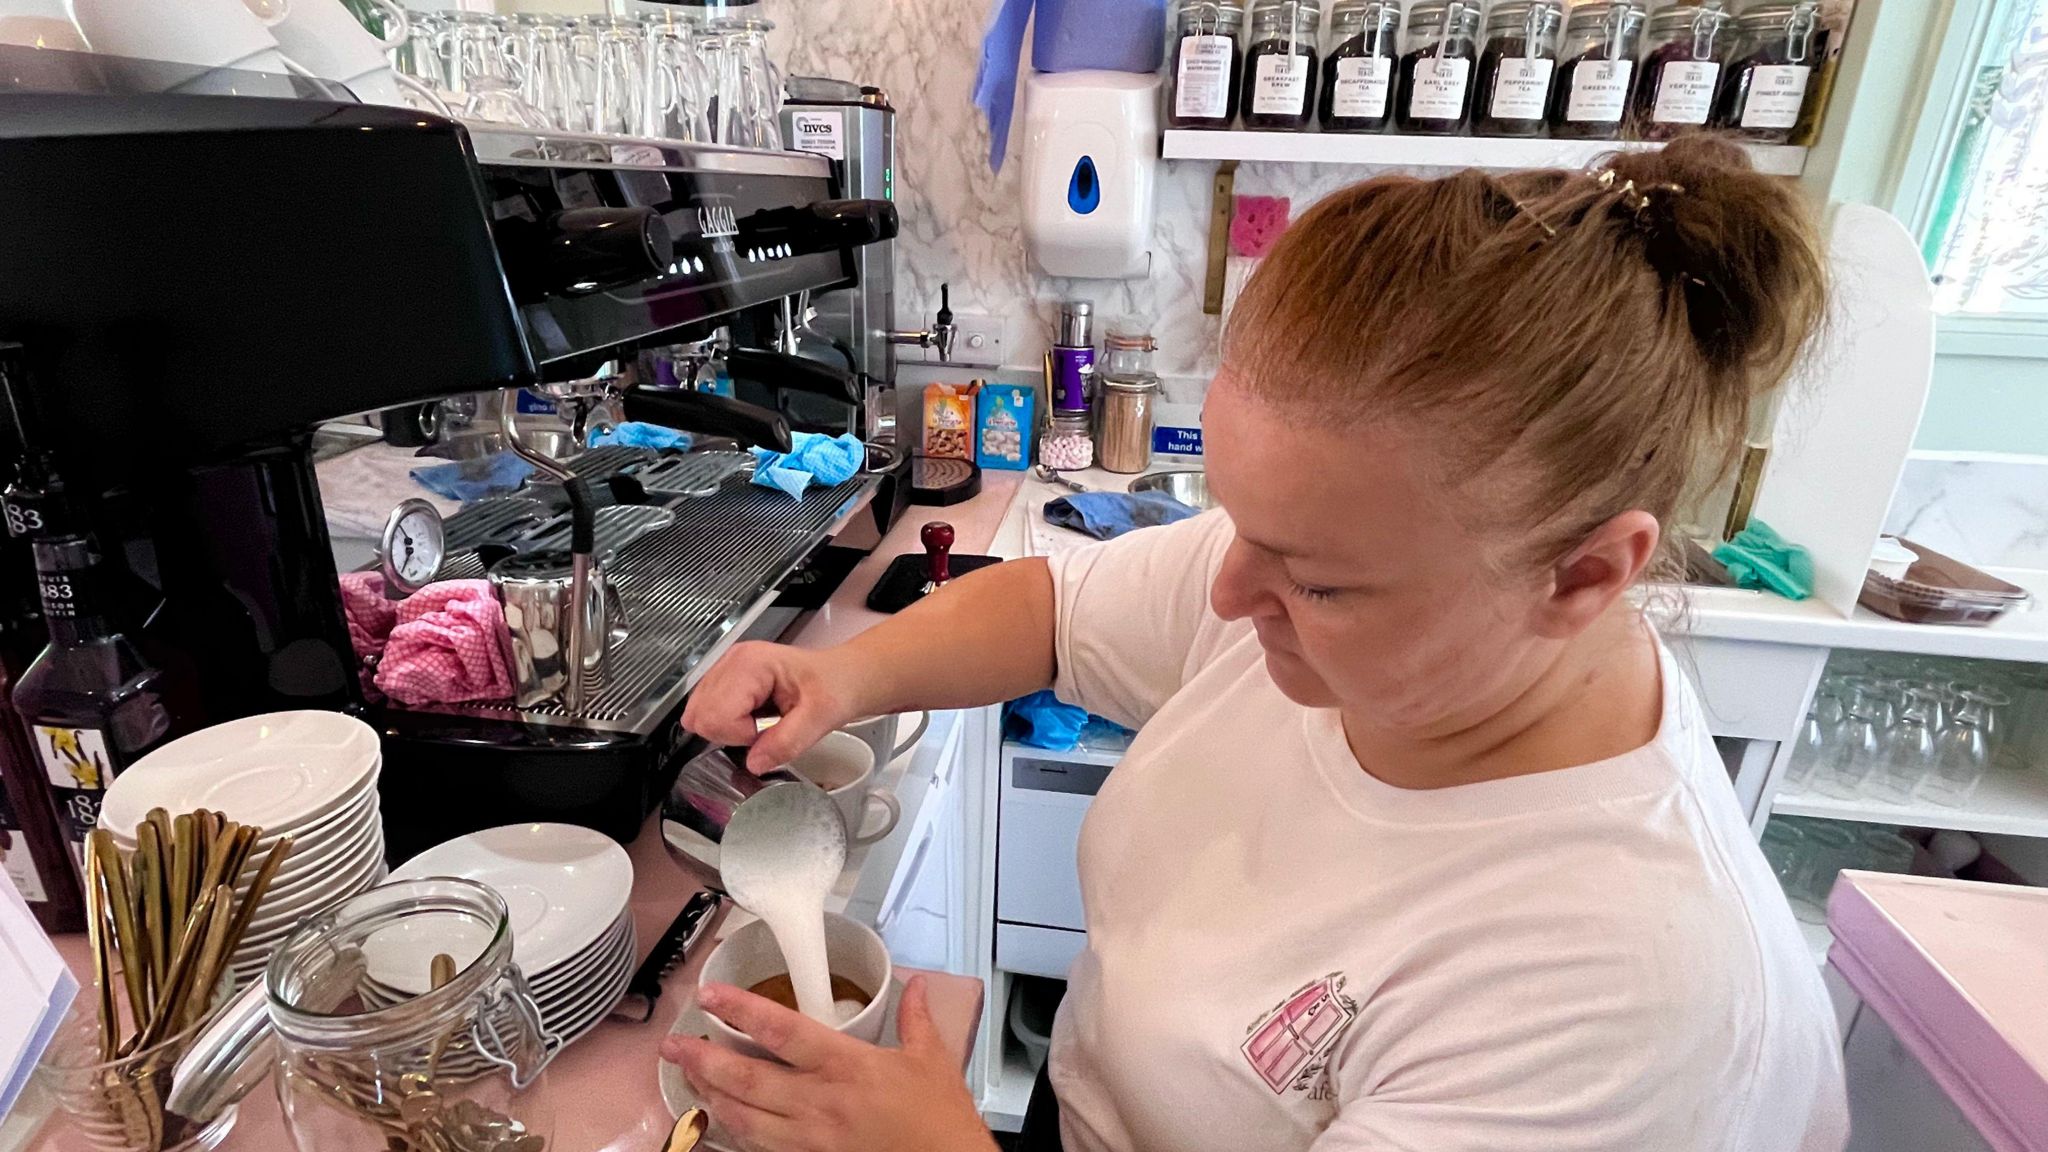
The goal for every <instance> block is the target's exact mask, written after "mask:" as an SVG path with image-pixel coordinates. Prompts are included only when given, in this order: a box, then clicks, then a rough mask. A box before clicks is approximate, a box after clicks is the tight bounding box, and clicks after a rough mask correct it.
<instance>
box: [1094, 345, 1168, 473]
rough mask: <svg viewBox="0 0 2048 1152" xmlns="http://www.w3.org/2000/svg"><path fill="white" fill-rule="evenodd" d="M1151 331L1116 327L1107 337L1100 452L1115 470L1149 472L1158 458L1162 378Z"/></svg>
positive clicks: (1097, 436)
mask: <svg viewBox="0 0 2048 1152" xmlns="http://www.w3.org/2000/svg"><path fill="white" fill-rule="evenodd" d="M1156 347H1158V345H1156V344H1154V343H1153V342H1152V337H1151V334H1149V333H1145V332H1133V331H1130V330H1127V329H1126V330H1118V331H1112V332H1110V334H1109V335H1108V336H1107V337H1105V338H1104V339H1103V346H1102V357H1103V364H1102V371H1101V372H1100V373H1099V374H1098V376H1099V378H1100V380H1101V382H1102V395H1101V396H1100V397H1099V398H1098V399H1097V402H1096V427H1095V451H1096V456H1097V458H1098V462H1099V463H1100V464H1101V465H1102V467H1103V468H1104V469H1105V470H1107V471H1110V472H1123V473H1130V472H1143V471H1144V470H1145V469H1146V468H1147V467H1149V466H1150V465H1151V463H1152V425H1153V423H1154V421H1155V420H1156V419H1157V418H1158V411H1157V406H1158V400H1159V377H1158V375H1157V374H1156V373H1154V372H1153V371H1152V350H1153V349H1154V348H1156Z"/></svg>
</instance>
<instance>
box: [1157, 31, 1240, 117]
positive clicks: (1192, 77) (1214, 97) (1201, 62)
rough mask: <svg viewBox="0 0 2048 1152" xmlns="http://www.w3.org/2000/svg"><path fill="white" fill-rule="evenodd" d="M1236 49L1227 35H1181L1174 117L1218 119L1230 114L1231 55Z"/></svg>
mask: <svg viewBox="0 0 2048 1152" xmlns="http://www.w3.org/2000/svg"><path fill="white" fill-rule="evenodd" d="M1236 50H1237V46H1236V43H1235V42H1234V41H1232V40H1231V39H1230V37H1228V36H1183V37H1181V39H1180V75H1179V76H1177V77H1175V79H1174V88H1173V114H1174V115H1175V116H1178V117H1180V118H1181V119H1183V120H1219V119H1221V118H1223V117H1224V116H1227V115H1229V114H1230V58H1231V56H1232V55H1233V54H1234V53H1235V52H1236Z"/></svg>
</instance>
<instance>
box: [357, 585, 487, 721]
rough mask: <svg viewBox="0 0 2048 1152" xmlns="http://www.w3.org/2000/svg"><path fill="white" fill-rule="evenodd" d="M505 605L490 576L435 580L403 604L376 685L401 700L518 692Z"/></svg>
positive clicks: (444, 700)
mask: <svg viewBox="0 0 2048 1152" xmlns="http://www.w3.org/2000/svg"><path fill="white" fill-rule="evenodd" d="M509 641H510V636H509V634H508V633H507V632H506V630H505V609H504V608H503V606H501V605H500V604H499V603H498V597H497V594H496V593H494V592H492V591H491V585H490V582H489V581H487V580H446V581H443V582H441V583H439V584H429V585H427V586H426V587H425V588H422V589H420V590H419V592H418V593H416V594H414V595H412V596H410V597H407V598H406V599H405V600H402V601H400V602H399V605H398V626H397V627H395V628H393V629H392V630H391V639H390V640H389V641H387V642H386V644H385V646H384V659H383V660H382V661H380V662H379V663H378V665H377V687H379V688H381V689H383V690H384V693H385V694H386V695H388V696H390V697H391V698H392V699H393V700H396V701H398V702H399V703H400V704H462V703H466V702H468V701H472V700H504V699H508V698H510V697H511V695H512V667H511V665H510V664H509V663H507V662H506V659H505V653H506V651H507V648H508V645H509Z"/></svg>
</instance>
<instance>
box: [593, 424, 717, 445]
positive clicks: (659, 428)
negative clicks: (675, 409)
mask: <svg viewBox="0 0 2048 1152" xmlns="http://www.w3.org/2000/svg"><path fill="white" fill-rule="evenodd" d="M691 442H692V439H691V436H690V434H689V433H688V432H679V431H677V430H676V429H674V428H668V427H664V426H663V425H660V424H648V423H645V422H644V421H640V420H628V421H626V422H625V423H624V424H615V425H613V426H612V427H610V428H592V429H591V430H590V447H592V448H600V447H603V446H604V445H606V444H623V445H625V446H626V447H628V448H676V449H680V450H681V451H684V452H688V451H689V450H690V444H691Z"/></svg>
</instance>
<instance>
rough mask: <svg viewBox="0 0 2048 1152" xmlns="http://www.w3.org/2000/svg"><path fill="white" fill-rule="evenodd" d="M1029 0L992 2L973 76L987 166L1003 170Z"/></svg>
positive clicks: (1029, 13)
mask: <svg viewBox="0 0 2048 1152" xmlns="http://www.w3.org/2000/svg"><path fill="white" fill-rule="evenodd" d="M1031 3H1032V0H995V10H994V11H992V12H990V13H989V19H988V31H987V32H986V33H985V34H983V36H982V38H981V67H980V69H979V70H977V71H976V72H975V74H974V106H975V107H976V108H979V109H981V112H982V115H984V116H986V117H988V167H989V171H991V172H1001V171H1002V170H1003V153H1004V152H1006V151H1008V150H1009V147H1010V113H1011V112H1012V111H1013V110H1014V109H1015V107H1016V104H1017V67H1018V64H1019V62H1020V59H1019V58H1020V57H1021V56H1022V55H1023V53H1024V28H1025V26H1026V25H1028V24H1029V23H1030V22H1031Z"/></svg>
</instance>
